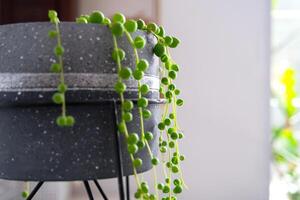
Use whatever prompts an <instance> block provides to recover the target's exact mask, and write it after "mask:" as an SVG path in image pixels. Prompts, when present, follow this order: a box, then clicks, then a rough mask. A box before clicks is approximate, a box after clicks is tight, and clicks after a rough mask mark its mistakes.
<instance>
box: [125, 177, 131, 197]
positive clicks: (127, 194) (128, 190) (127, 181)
mask: <svg viewBox="0 0 300 200" xmlns="http://www.w3.org/2000/svg"><path fill="white" fill-rule="evenodd" d="M126 198H127V200H130V186H129V176H126Z"/></svg>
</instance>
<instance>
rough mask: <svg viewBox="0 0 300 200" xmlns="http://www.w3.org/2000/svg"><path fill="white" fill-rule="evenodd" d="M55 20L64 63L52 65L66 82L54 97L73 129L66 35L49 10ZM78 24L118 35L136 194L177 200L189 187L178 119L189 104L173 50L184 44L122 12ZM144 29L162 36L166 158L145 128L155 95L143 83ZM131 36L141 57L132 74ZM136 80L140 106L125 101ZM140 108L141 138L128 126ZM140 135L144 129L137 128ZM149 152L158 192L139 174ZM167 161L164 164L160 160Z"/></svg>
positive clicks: (158, 49)
mask: <svg viewBox="0 0 300 200" xmlns="http://www.w3.org/2000/svg"><path fill="white" fill-rule="evenodd" d="M49 18H50V21H51V22H52V23H53V24H54V25H55V30H51V31H50V32H49V36H50V37H51V38H56V39H57V46H56V47H55V49H54V53H55V55H56V56H57V59H58V62H57V63H54V64H52V66H51V71H52V72H55V73H59V74H60V83H59V85H58V90H57V92H56V93H55V94H54V95H53V101H54V103H56V104H59V105H61V108H62V114H61V116H59V117H58V118H57V120H56V122H57V124H58V125H59V126H72V125H74V123H75V120H74V118H73V117H72V116H69V115H67V114H66V101H65V93H66V91H67V85H66V84H65V80H64V70H63V53H64V49H63V47H62V43H61V34H60V29H59V19H58V17H57V13H56V12H55V11H49ZM76 22H77V23H83V24H87V23H94V24H99V25H104V26H107V27H109V29H110V31H111V33H112V41H113V52H112V59H113V60H114V61H115V63H116V66H117V72H118V79H117V82H116V83H115V86H114V89H115V91H116V92H117V93H118V94H119V98H120V108H121V119H120V122H119V124H118V125H117V126H118V130H119V133H121V134H123V135H124V137H125V138H126V142H127V150H128V153H129V155H130V159H131V162H132V168H133V174H134V178H135V182H136V186H137V190H136V192H135V198H136V199H144V200H148V199H149V200H158V199H162V200H175V199H176V198H177V197H176V196H177V195H178V194H179V193H181V192H182V189H183V187H184V186H185V183H184V180H183V174H182V170H181V165H180V164H181V162H182V161H183V160H184V155H183V154H182V153H181V152H180V150H179V142H180V140H181V139H182V138H183V136H184V135H183V133H182V131H181V129H180V128H179V124H178V119H177V109H178V106H182V105H183V102H184V101H183V100H182V99H180V98H178V96H179V95H180V90H179V89H178V88H177V86H176V85H175V83H174V82H175V79H176V78H177V73H178V72H179V65H178V64H176V62H175V61H174V60H173V59H172V57H171V54H170V50H169V49H170V48H175V47H177V46H178V44H179V43H180V41H179V40H178V39H177V38H176V37H172V36H168V35H166V34H165V30H164V28H163V27H161V26H160V27H158V26H157V25H156V24H155V23H149V24H146V23H145V22H144V21H143V20H141V19H139V20H133V19H127V20H126V18H125V16H124V15H123V14H121V13H116V14H115V15H114V16H113V17H112V19H109V18H107V17H105V16H104V14H103V13H102V12H100V11H94V12H92V13H91V14H90V15H81V16H80V17H78V18H77V19H76ZM138 30H139V31H144V32H147V33H149V34H153V35H154V36H155V37H156V38H157V43H156V44H155V46H154V48H153V53H154V54H155V55H156V56H157V57H159V58H160V60H161V63H162V67H161V69H160V73H161V86H160V90H159V92H160V95H161V97H162V98H163V99H165V100H166V105H165V109H164V111H163V114H162V117H161V121H160V122H159V124H157V126H158V129H159V130H160V135H159V148H160V155H159V157H160V158H159V157H157V156H156V155H155V154H154V153H153V152H152V149H151V148H150V144H149V143H150V141H152V140H153V138H154V136H153V133H151V132H149V131H146V130H145V127H144V120H148V119H150V118H151V117H152V113H151V111H150V110H149V109H148V105H149V100H148V99H147V96H146V95H147V93H148V92H149V91H150V88H149V85H147V84H145V83H143V81H142V80H143V78H144V74H145V72H146V70H147V69H148V67H149V63H148V61H147V60H146V59H143V58H140V57H139V53H138V51H139V50H141V49H143V48H144V47H145V45H146V40H145V39H144V38H143V37H142V36H140V35H138V36H136V37H135V38H133V34H132V33H135V32H136V31H138ZM122 36H125V37H126V39H127V40H128V42H129V43H130V45H131V47H132V49H133V52H134V58H135V68H134V70H132V69H131V68H129V67H126V66H123V64H122V61H123V60H124V59H125V56H126V54H125V51H124V50H123V49H121V48H120V47H119V46H118V38H120V37H122ZM129 79H133V80H135V81H136V82H137V85H138V98H137V100H136V103H135V102H134V101H133V100H130V99H126V98H125V95H124V93H125V91H126V89H127V86H126V84H125V82H126V80H129ZM135 106H136V109H137V110H138V113H139V116H137V117H139V123H140V124H139V125H140V130H139V132H140V134H137V133H130V132H129V130H128V123H130V122H131V121H132V120H133V118H134V117H135V116H133V114H132V110H133V109H134V107H135ZM137 131H138V130H137ZM144 148H146V150H147V152H148V154H149V157H150V158H151V163H152V166H153V169H152V170H153V175H154V188H153V190H154V191H155V192H153V190H152V189H150V188H149V185H148V183H147V182H146V181H145V180H144V178H143V177H141V176H140V175H139V174H138V173H137V172H138V169H139V168H140V167H141V166H142V165H143V160H142V159H141V158H139V157H138V155H137V153H138V152H139V151H141V150H142V149H144ZM160 160H161V161H160ZM160 163H162V165H161V167H162V170H163V174H164V176H165V177H164V178H163V180H158V177H157V170H158V166H159V164H160Z"/></svg>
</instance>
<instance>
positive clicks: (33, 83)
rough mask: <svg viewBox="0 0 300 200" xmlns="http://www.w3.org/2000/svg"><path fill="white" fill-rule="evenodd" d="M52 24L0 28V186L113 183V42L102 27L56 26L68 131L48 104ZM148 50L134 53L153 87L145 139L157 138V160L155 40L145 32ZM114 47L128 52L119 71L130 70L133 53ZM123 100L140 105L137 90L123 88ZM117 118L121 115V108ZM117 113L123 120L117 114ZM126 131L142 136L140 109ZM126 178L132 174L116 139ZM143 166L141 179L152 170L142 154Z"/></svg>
mask: <svg viewBox="0 0 300 200" xmlns="http://www.w3.org/2000/svg"><path fill="white" fill-rule="evenodd" d="M51 28H53V25H52V24H50V23H25V24H11V25H4V26H0V130H1V132H0V178H3V179H10V180H26V181H42V180H43V181H71V180H89V179H101V178H110V177H116V176H117V170H116V169H117V166H116V156H115V155H116V152H115V147H114V145H115V141H114V135H113V134H114V129H115V124H114V123H113V121H114V120H113V119H114V106H113V102H114V101H118V100H119V99H118V95H117V94H116V93H115V92H114V91H113V86H114V83H115V81H116V79H117V75H116V64H115V63H114V62H113V60H112V59H111V52H112V49H113V42H112V36H111V33H110V31H109V29H108V28H107V27H104V26H98V25H78V24H75V23H61V25H60V28H61V32H62V41H63V46H64V48H65V52H66V53H65V55H64V64H65V79H66V82H67V84H68V86H69V88H70V89H69V91H68V92H67V97H66V98H67V102H68V106H67V111H68V113H69V114H71V115H73V116H74V117H75V118H76V121H77V122H76V125H75V126H74V127H72V128H59V127H57V126H56V124H55V119H56V117H57V116H58V115H59V114H60V107H59V106H57V105H54V104H53V103H52V101H51V96H52V94H53V93H54V92H55V91H56V86H57V84H58V80H59V79H58V75H57V74H52V73H49V67H50V65H51V63H52V62H55V56H54V54H53V47H54V46H55V45H56V41H55V40H52V39H49V38H48V34H47V33H48V31H49V30H50V29H51ZM137 34H139V35H142V36H143V37H145V39H146V41H147V45H146V48H145V49H143V50H141V51H139V55H140V57H141V58H145V59H147V60H148V61H149V63H150V67H149V69H148V71H147V73H146V76H145V78H144V79H143V82H146V83H148V84H149V85H150V88H151V92H150V93H149V94H148V98H150V99H152V103H150V105H149V109H150V110H151V111H152V113H153V115H152V117H151V119H149V120H147V121H146V124H145V129H146V131H152V132H153V133H154V135H155V138H154V140H153V141H152V142H151V144H150V145H151V148H152V149H153V151H154V153H155V154H156V152H157V149H158V148H157V144H158V137H157V134H156V133H157V128H156V124H157V122H158V120H159V111H160V105H159V103H157V101H159V93H158V88H159V79H158V77H157V76H158V71H159V64H158V59H157V58H156V57H155V56H154V55H153V53H152V48H153V45H154V42H155V39H154V37H153V36H152V35H147V34H146V33H143V32H138V33H137ZM119 46H120V47H121V48H123V49H124V50H125V52H126V60H125V61H124V62H123V65H126V66H129V67H131V68H134V57H133V53H132V48H131V47H130V45H129V43H128V41H127V40H126V38H125V37H122V38H119ZM127 85H128V92H126V93H125V96H126V98H130V99H136V98H137V84H136V82H135V81H133V80H129V81H127ZM118 110H120V109H119V108H118ZM119 113H120V112H119ZM133 114H134V116H136V117H135V119H134V120H133V121H132V122H130V123H129V131H130V132H138V133H139V131H138V130H139V119H138V113H137V109H135V110H134V111H133ZM121 146H122V157H123V158H122V159H123V164H124V174H125V175H130V174H132V166H131V162H130V159H129V156H128V154H127V150H126V145H125V141H124V138H123V136H121ZM138 155H139V156H140V157H141V158H142V159H143V161H144V164H143V167H142V168H141V169H139V172H143V171H146V170H149V169H150V168H151V164H150V162H151V161H150V159H149V156H148V154H147V152H146V150H142V151H141V152H140V153H139V154H138Z"/></svg>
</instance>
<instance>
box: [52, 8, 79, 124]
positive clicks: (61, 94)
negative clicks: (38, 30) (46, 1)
mask: <svg viewBox="0 0 300 200" xmlns="http://www.w3.org/2000/svg"><path fill="white" fill-rule="evenodd" d="M48 16H49V19H50V22H51V23H53V24H54V25H55V30H50V31H49V37H50V38H56V39H57V45H56V46H55V48H54V54H55V55H56V57H57V60H58V62H56V63H53V64H52V65H51V72H53V73H59V75H60V83H59V85H58V87H57V92H56V93H54V95H53V96H52V100H53V102H54V103H56V104H59V105H61V109H62V113H61V115H60V116H59V117H57V119H56V123H57V125H58V126H62V127H63V126H73V125H74V123H75V119H74V117H73V116H71V115H67V113H66V91H67V89H68V87H67V85H66V84H65V78H64V67H63V54H64V51H65V50H64V48H63V46H62V41H61V34H60V29H59V19H58V17H57V13H56V12H55V11H53V10H50V11H49V13H48Z"/></svg>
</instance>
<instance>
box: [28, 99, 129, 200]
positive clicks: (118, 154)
mask: <svg viewBox="0 0 300 200" xmlns="http://www.w3.org/2000/svg"><path fill="white" fill-rule="evenodd" d="M113 109H114V112H113V120H114V122H113V123H114V124H118V109H117V103H116V101H113ZM114 127H115V128H114V133H115V134H114V135H115V145H114V146H115V147H116V158H117V159H116V160H117V166H116V167H117V173H118V185H119V197H120V200H125V199H126V200H130V189H129V188H130V187H129V176H126V177H125V178H126V181H125V185H126V198H125V190H124V181H123V163H122V156H121V155H122V151H121V147H120V138H119V134H118V128H117V126H114ZM82 182H83V184H84V187H85V189H86V192H87V194H88V197H89V200H94V197H93V193H92V190H91V187H90V184H89V181H88V180H83V181H82ZM93 182H94V183H95V185H96V187H97V189H98V190H99V192H100V194H101V196H102V198H103V199H104V200H108V198H107V196H106V194H105V193H104V191H103V189H102V187H101V186H100V183H99V182H98V181H97V180H96V179H94V180H93ZM44 183H45V182H44V181H40V182H38V184H37V185H36V186H35V188H34V189H33V190H32V192H31V193H30V195H29V196H28V197H27V199H26V200H31V199H33V197H34V196H35V195H36V193H37V192H38V191H39V189H40V188H41V187H42V185H43V184H44Z"/></svg>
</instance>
